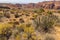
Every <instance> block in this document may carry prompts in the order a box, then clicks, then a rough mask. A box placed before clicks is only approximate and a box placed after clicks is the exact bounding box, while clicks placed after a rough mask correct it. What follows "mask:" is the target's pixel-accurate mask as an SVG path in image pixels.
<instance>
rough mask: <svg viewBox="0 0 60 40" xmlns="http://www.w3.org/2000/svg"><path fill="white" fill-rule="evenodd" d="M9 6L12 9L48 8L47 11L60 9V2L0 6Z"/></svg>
mask: <svg viewBox="0 0 60 40" xmlns="http://www.w3.org/2000/svg"><path fill="white" fill-rule="evenodd" d="M4 5H5V6H8V7H10V8H24V9H25V8H46V9H60V1H55V2H53V1H44V2H39V3H29V4H4V3H3V4H0V6H4Z"/></svg>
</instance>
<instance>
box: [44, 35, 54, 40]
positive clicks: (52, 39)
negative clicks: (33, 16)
mask: <svg viewBox="0 0 60 40" xmlns="http://www.w3.org/2000/svg"><path fill="white" fill-rule="evenodd" d="M44 40H55V38H53V37H51V36H47V37H45V39H44Z"/></svg>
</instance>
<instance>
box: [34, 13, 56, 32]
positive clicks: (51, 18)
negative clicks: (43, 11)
mask: <svg viewBox="0 0 60 40" xmlns="http://www.w3.org/2000/svg"><path fill="white" fill-rule="evenodd" d="M56 19H57V17H56V16H55V15H52V14H51V15H44V16H40V15H39V16H38V17H37V18H36V19H35V20H34V21H33V22H34V24H35V27H36V29H37V30H38V31H42V32H45V33H51V31H52V30H54V27H53V25H54V24H55V23H56Z"/></svg>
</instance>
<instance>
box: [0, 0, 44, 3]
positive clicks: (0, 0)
mask: <svg viewBox="0 0 60 40" xmlns="http://www.w3.org/2000/svg"><path fill="white" fill-rule="evenodd" d="M42 1H44V0H0V3H37V2H42Z"/></svg>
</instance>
